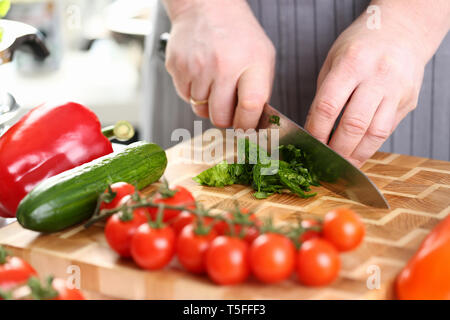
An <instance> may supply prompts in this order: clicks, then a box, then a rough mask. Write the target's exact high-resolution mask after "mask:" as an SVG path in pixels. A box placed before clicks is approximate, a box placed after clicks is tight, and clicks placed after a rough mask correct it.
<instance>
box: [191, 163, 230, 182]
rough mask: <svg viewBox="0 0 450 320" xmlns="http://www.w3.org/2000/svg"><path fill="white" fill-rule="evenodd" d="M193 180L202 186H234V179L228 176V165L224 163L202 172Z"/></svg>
mask: <svg viewBox="0 0 450 320" xmlns="http://www.w3.org/2000/svg"><path fill="white" fill-rule="evenodd" d="M193 179H194V181H196V182H198V183H200V184H202V185H206V186H211V187H224V186H228V185H231V184H234V179H233V177H232V176H231V175H230V172H229V165H228V163H227V162H226V161H223V162H221V163H219V164H217V165H215V166H214V167H212V168H209V169H207V170H205V171H203V172H202V173H200V174H199V175H198V176H196V177H194V178H193Z"/></svg>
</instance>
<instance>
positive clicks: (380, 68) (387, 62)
mask: <svg viewBox="0 0 450 320" xmlns="http://www.w3.org/2000/svg"><path fill="white" fill-rule="evenodd" d="M392 67H393V63H392V59H391V58H389V57H388V56H383V57H381V58H380V59H379V60H378V62H377V64H376V70H375V72H376V74H378V75H379V76H386V75H387V74H389V73H390V72H391V70H392Z"/></svg>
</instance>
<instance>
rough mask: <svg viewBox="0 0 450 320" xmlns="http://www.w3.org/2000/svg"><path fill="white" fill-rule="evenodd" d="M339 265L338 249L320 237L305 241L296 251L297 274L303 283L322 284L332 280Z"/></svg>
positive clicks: (310, 284)
mask: <svg viewBox="0 0 450 320" xmlns="http://www.w3.org/2000/svg"><path fill="white" fill-rule="evenodd" d="M340 267H341V260H340V258H339V253H338V251H337V250H336V249H335V248H334V246H333V245H331V244H330V243H329V242H328V241H326V240H324V239H322V238H314V239H311V240H308V241H305V242H304V243H303V244H302V246H301V247H300V250H299V251H298V254H297V263H296V269H297V276H298V279H299V280H300V282H302V283H303V284H305V285H308V286H323V285H327V284H329V283H331V282H333V281H334V280H335V279H336V278H337V276H338V274H339V270H340Z"/></svg>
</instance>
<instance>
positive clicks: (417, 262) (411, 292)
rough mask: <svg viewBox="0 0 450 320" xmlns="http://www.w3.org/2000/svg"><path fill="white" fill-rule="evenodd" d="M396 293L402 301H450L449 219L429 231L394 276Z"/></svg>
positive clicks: (449, 217)
mask: <svg viewBox="0 0 450 320" xmlns="http://www.w3.org/2000/svg"><path fill="white" fill-rule="evenodd" d="M395 291H396V296H397V298H398V299H402V300H450V216H448V217H447V218H445V220H443V221H441V222H440V223H439V224H438V225H437V226H436V227H435V228H434V229H433V230H432V231H431V233H430V234H429V235H428V236H427V237H426V238H425V240H424V241H423V243H422V245H421V246H420V248H419V250H418V251H417V252H416V253H415V255H414V256H413V257H412V258H411V260H410V261H409V262H408V264H407V265H406V267H405V268H404V269H403V270H402V271H401V272H400V274H399V275H398V276H397V279H396V282H395Z"/></svg>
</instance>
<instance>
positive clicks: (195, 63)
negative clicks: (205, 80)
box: [189, 53, 206, 75]
mask: <svg viewBox="0 0 450 320" xmlns="http://www.w3.org/2000/svg"><path fill="white" fill-rule="evenodd" d="M205 66H206V59H205V58H204V56H203V55H202V54H199V53H197V54H194V56H193V57H192V58H191V61H190V63H189V73H190V74H192V75H197V74H200V73H201V72H202V71H203V70H204V69H205Z"/></svg>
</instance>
